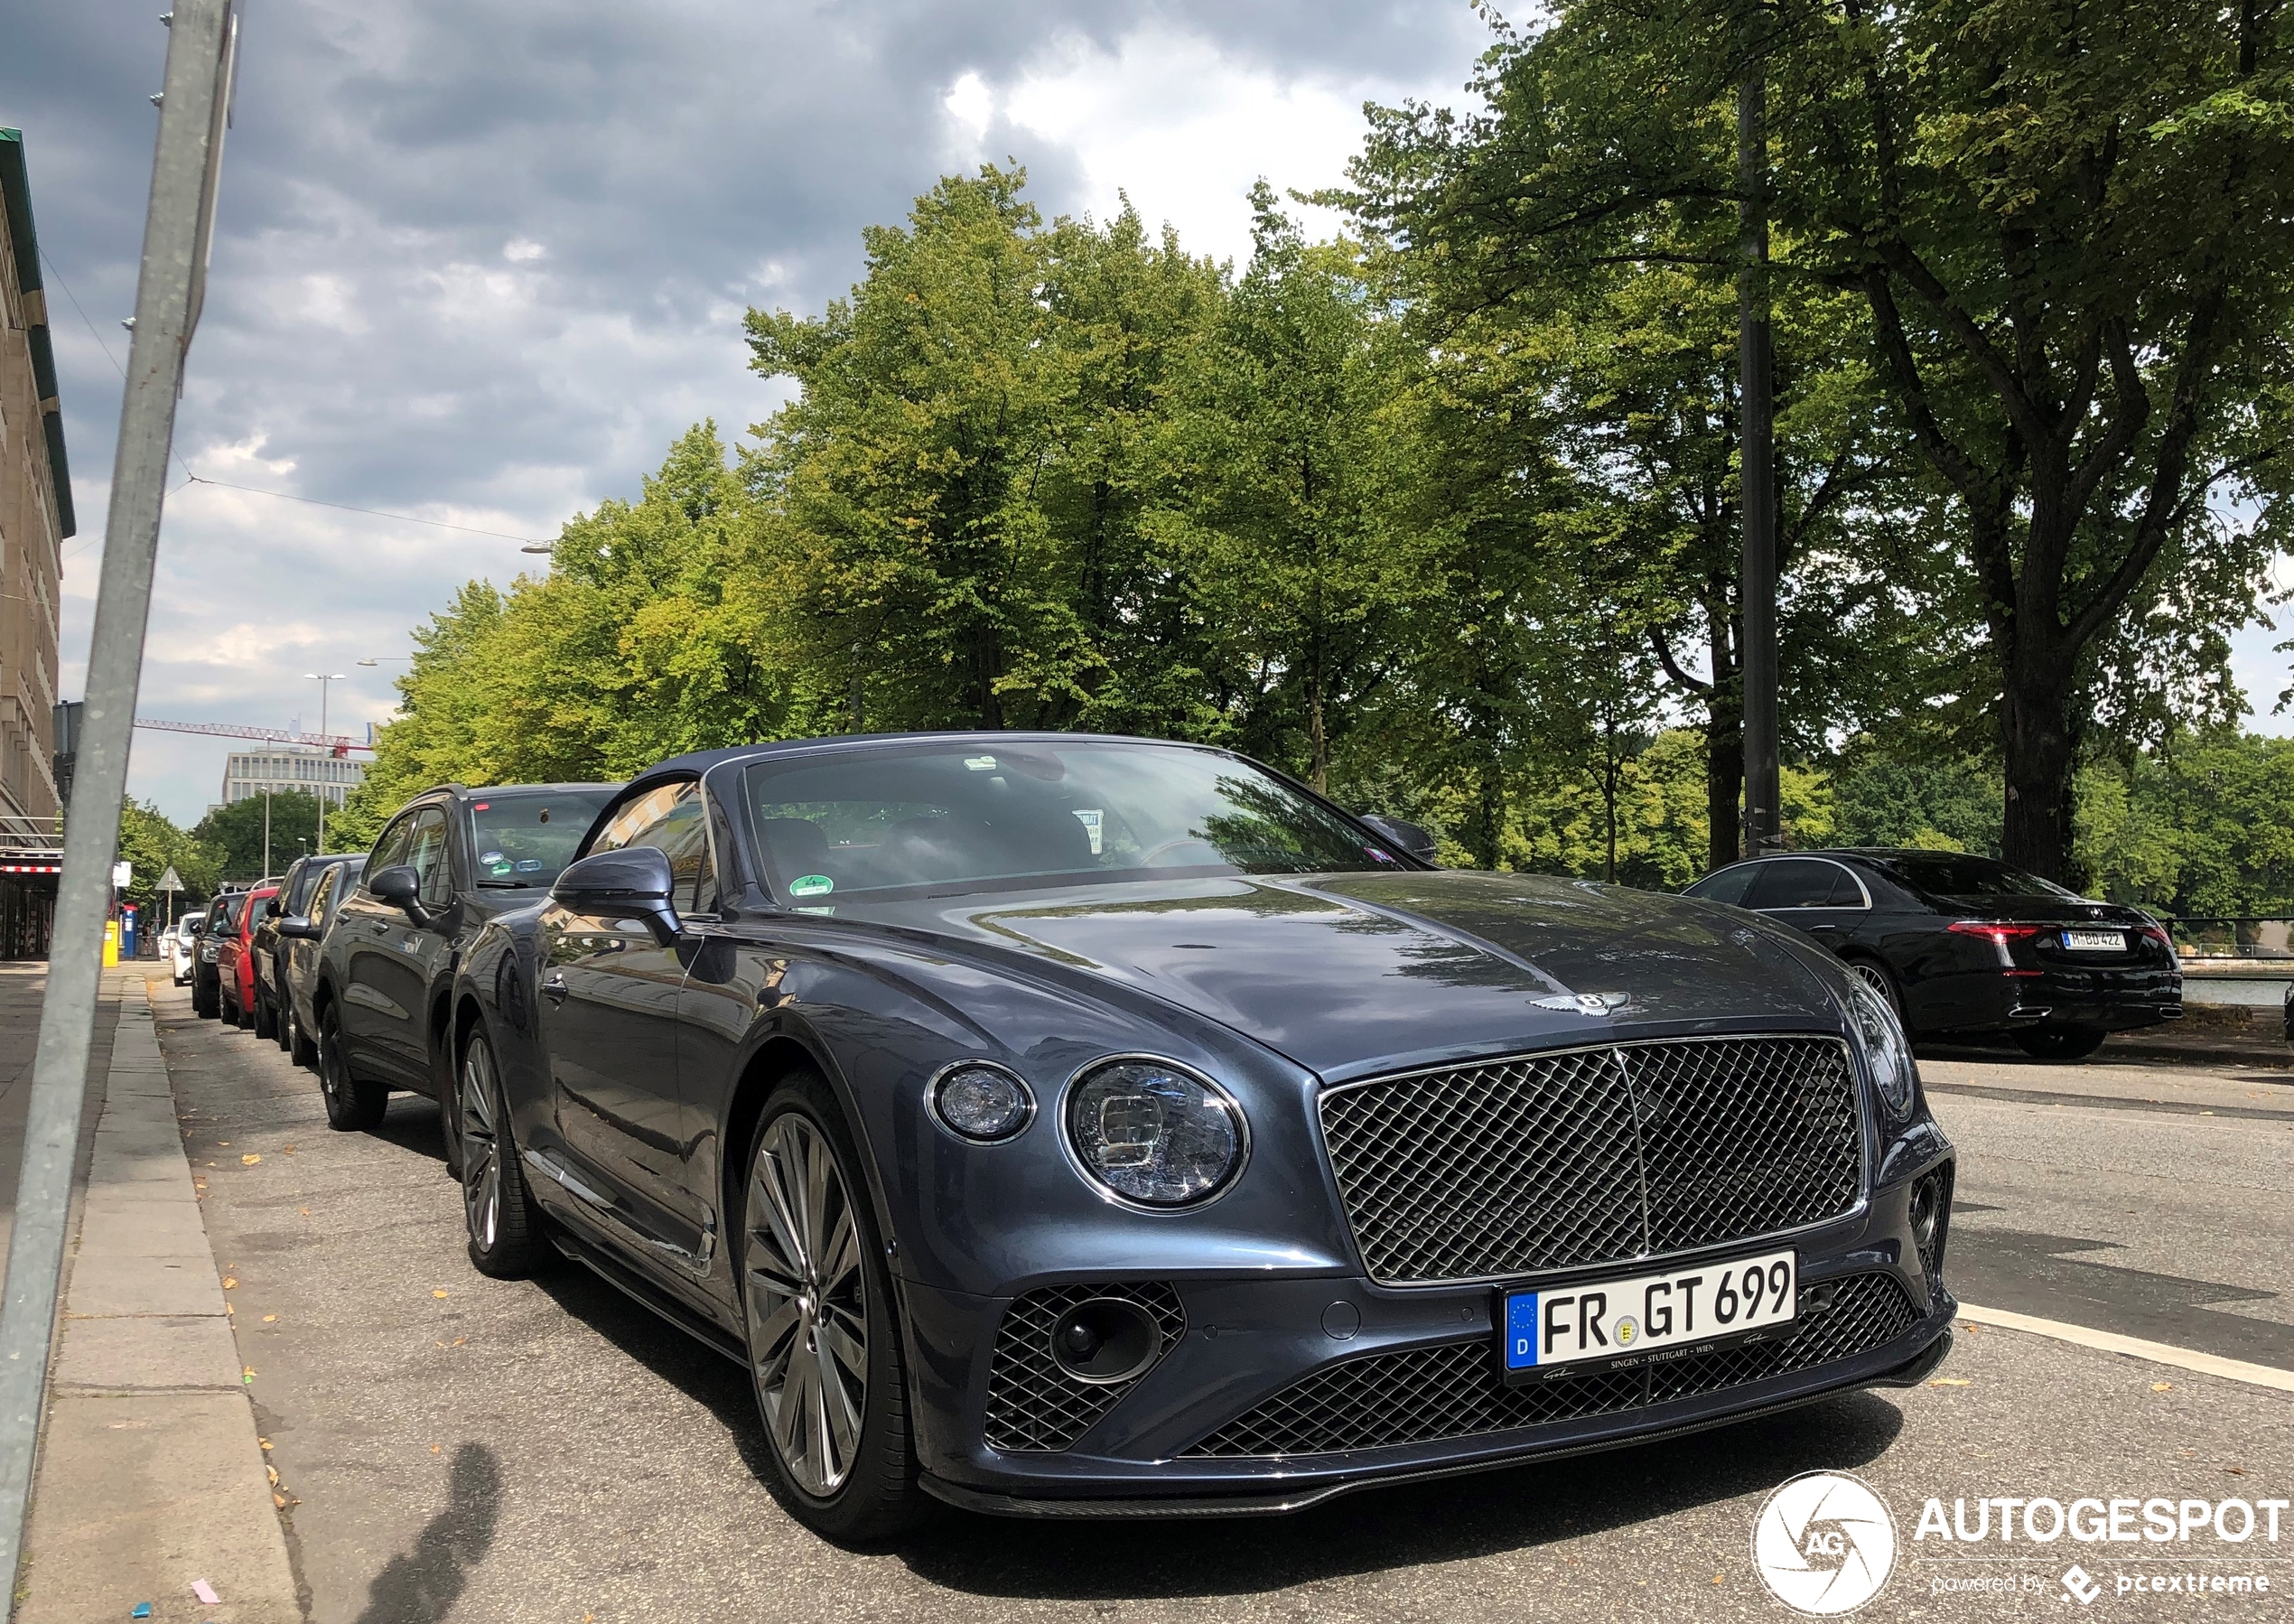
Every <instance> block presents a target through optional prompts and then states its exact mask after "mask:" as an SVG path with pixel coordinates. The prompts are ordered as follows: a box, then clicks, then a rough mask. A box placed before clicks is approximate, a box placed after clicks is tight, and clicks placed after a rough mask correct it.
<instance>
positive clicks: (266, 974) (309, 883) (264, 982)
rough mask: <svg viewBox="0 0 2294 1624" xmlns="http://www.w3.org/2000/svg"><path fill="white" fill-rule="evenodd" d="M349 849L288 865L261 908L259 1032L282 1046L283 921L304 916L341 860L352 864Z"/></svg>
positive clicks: (257, 993) (257, 972)
mask: <svg viewBox="0 0 2294 1624" xmlns="http://www.w3.org/2000/svg"><path fill="white" fill-rule="evenodd" d="M349 861H350V854H349V853H347V852H343V853H334V854H328V855H325V856H305V857H298V858H296V859H295V860H294V862H293V863H289V864H288V865H287V872H286V873H285V874H284V875H283V876H281V878H280V880H279V891H278V894H277V895H276V896H275V897H273V898H272V899H271V900H270V901H268V902H267V903H266V904H265V905H264V906H263V907H262V908H261V909H260V910H258V912H259V916H260V917H258V918H257V919H256V922H255V929H254V932H253V936H252V940H253V947H254V959H255V1004H254V1009H255V1035H256V1037H258V1038H271V1039H275V1040H276V1041H277V1043H278V1045H279V1047H280V1048H281V1049H285V1048H287V1047H288V1041H287V1034H286V1021H285V1013H286V997H285V986H286V980H285V975H284V971H285V967H286V950H287V941H286V938H284V937H283V936H281V935H280V933H279V926H280V922H281V921H282V920H284V919H301V918H302V917H303V915H304V914H305V913H306V912H308V911H309V910H310V907H311V893H312V891H316V890H317V889H318V886H319V881H320V879H321V877H322V875H324V874H325V873H326V871H327V870H328V869H330V868H331V867H333V866H334V865H336V864H337V863H348V862H349Z"/></svg>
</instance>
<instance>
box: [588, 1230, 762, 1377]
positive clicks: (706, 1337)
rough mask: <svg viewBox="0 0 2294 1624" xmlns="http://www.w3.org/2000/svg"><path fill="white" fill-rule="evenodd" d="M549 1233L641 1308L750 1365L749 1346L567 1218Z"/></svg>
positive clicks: (690, 1335)
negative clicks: (575, 1228) (569, 1224)
mask: <svg viewBox="0 0 2294 1624" xmlns="http://www.w3.org/2000/svg"><path fill="white" fill-rule="evenodd" d="M548 1235H549V1237H550V1244H551V1245H553V1246H555V1247H556V1248H557V1249H558V1250H559V1251H560V1252H562V1253H564V1255H566V1256H568V1257H570V1258H572V1259H573V1260H574V1262H575V1263H578V1264H580V1265H583V1267H584V1268H586V1269H588V1270H589V1271H590V1272H591V1273H592V1274H595V1275H596V1276H597V1277H598V1278H599V1279H601V1280H602V1281H604V1282H605V1283H606V1284H608V1285H610V1286H611V1287H613V1288H614V1289H615V1290H616V1291H618V1292H620V1293H621V1294H622V1295H623V1296H625V1297H628V1298H629V1300H630V1301H631V1302H636V1303H637V1304H638V1305H639V1307H642V1308H648V1309H650V1310H652V1311H654V1312H655V1313H657V1314H658V1315H660V1316H661V1318H663V1319H664V1320H667V1321H668V1322H669V1323H670V1324H672V1325H674V1326H676V1328H677V1329H678V1330H682V1331H684V1332H685V1334H686V1335H687V1336H689V1337H691V1338H693V1339H695V1341H697V1342H700V1343H702V1344H703V1345H704V1346H705V1347H707V1348H709V1349H712V1350H713V1351H714V1352H717V1353H721V1354H723V1355H724V1357H725V1358H729V1359H731V1360H732V1362H733V1363H734V1364H736V1365H738V1366H740V1367H741V1368H742V1369H743V1370H746V1369H748V1368H749V1350H748V1349H746V1348H744V1347H742V1346H741V1344H740V1343H739V1342H737V1341H735V1340H734V1339H732V1337H730V1336H727V1335H726V1334H725V1333H724V1331H723V1330H720V1329H719V1328H718V1327H716V1326H714V1325H712V1324H711V1323H709V1321H706V1320H704V1319H703V1318H702V1317H701V1316H700V1315H698V1314H696V1313H694V1312H692V1311H689V1310H688V1309H686V1308H685V1305H684V1304H683V1303H681V1302H677V1301H676V1299H675V1298H674V1297H671V1296H670V1295H668V1293H666V1292H662V1291H658V1290H657V1289H656V1288H655V1287H654V1285H653V1283H651V1282H650V1281H648V1280H647V1279H646V1278H645V1277H644V1276H642V1275H640V1274H638V1273H637V1272H636V1271H635V1270H633V1269H630V1268H629V1267H627V1266H625V1265H623V1264H622V1263H621V1261H620V1259H619V1258H617V1257H615V1256H614V1255H612V1254H611V1252H609V1251H607V1250H606V1249H605V1248H604V1247H603V1246H598V1245H596V1244H594V1243H593V1242H592V1241H590V1240H589V1239H587V1238H586V1237H583V1236H580V1235H577V1234H575V1233H574V1231H573V1230H572V1229H570V1228H568V1227H566V1225H565V1223H564V1220H563V1219H561V1220H560V1221H558V1222H556V1223H554V1224H552V1225H550V1226H549V1227H548Z"/></svg>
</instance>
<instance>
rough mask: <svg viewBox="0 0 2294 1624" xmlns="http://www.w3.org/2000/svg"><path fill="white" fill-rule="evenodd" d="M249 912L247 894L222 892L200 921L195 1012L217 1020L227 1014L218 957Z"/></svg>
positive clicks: (195, 953)
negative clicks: (232, 932)
mask: <svg viewBox="0 0 2294 1624" xmlns="http://www.w3.org/2000/svg"><path fill="white" fill-rule="evenodd" d="M246 909H247V892H246V891H222V892H219V893H218V894H217V896H216V898H215V900H214V901H211V902H210V903H209V904H208V905H207V912H206V914H205V916H204V917H203V918H202V919H200V936H199V946H198V947H197V948H195V949H194V950H193V952H192V955H191V1013H193V1014H195V1015H198V1016H200V1017H201V1018H202V1019H204V1020H210V1021H211V1020H213V1019H215V1018H216V1017H217V1016H219V1015H220V1014H221V1013H223V1001H222V982H221V978H220V977H219V976H218V975H217V974H216V955H217V954H218V953H219V951H220V950H221V948H222V946H223V938H224V936H225V935H226V933H228V931H230V930H231V929H234V928H235V925H234V921H235V919H237V918H238V917H239V916H240V915H242V914H244V913H245V911H246Z"/></svg>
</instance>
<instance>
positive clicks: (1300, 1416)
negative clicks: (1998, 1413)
mask: <svg viewBox="0 0 2294 1624" xmlns="http://www.w3.org/2000/svg"><path fill="white" fill-rule="evenodd" d="M1823 1290H1824V1288H1823V1287H1822V1286H1819V1287H1816V1288H1813V1289H1811V1290H1809V1291H1807V1292H1804V1302H1813V1301H1814V1300H1816V1298H1817V1297H1818V1294H1819V1293H1822V1292H1823ZM1917 1319H1918V1317H1917V1315H1916V1313H1915V1312H1914V1311H1913V1309H1912V1302H1911V1299H1910V1298H1909V1297H1908V1296H1907V1294H1906V1293H1905V1291H1904V1288H1903V1287H1902V1286H1901V1285H1900V1284H1898V1283H1897V1280H1896V1278H1895V1276H1893V1275H1892V1274H1853V1275H1851V1276H1849V1277H1848V1278H1847V1279H1845V1280H1842V1281H1840V1282H1839V1283H1837V1286H1836V1288H1835V1289H1833V1290H1832V1293H1831V1302H1830V1303H1829V1305H1828V1306H1826V1307H1825V1308H1824V1309H1823V1311H1821V1312H1812V1313H1811V1315H1810V1317H1809V1318H1807V1319H1805V1320H1804V1321H1802V1322H1801V1323H1800V1324H1799V1326H1798V1327H1797V1329H1796V1330H1795V1332H1794V1334H1793V1335H1792V1336H1791V1337H1790V1338H1789V1339H1786V1340H1781V1341H1775V1342H1753V1343H1746V1344H1741V1345H1739V1346H1738V1347H1735V1348H1724V1349H1719V1350H1717V1351H1715V1352H1712V1353H1704V1354H1694V1355H1692V1356H1690V1357H1688V1358H1679V1359H1674V1360H1672V1361H1671V1362H1670V1363H1666V1364H1660V1365H1654V1366H1648V1367H1642V1368H1638V1369H1633V1370H1613V1371H1608V1372H1603V1373H1599V1374H1595V1375H1588V1376H1580V1377H1565V1378H1563V1379H1562V1380H1559V1381H1546V1382H1540V1383H1536V1384H1534V1385H1530V1386H1515V1387H1509V1386H1506V1384H1505V1381H1504V1379H1503V1378H1502V1377H1500V1376H1499V1374H1498V1369H1497V1347H1496V1344H1495V1342H1494V1340H1493V1339H1491V1338H1489V1337H1487V1336H1484V1337H1480V1338H1478V1339H1475V1340H1473V1341H1470V1342H1450V1343H1445V1344H1443V1345H1442V1346H1441V1347H1438V1348H1416V1349H1410V1350H1409V1351H1407V1352H1403V1353H1382V1354H1373V1355H1370V1356H1369V1357H1367V1358H1357V1359H1348V1360H1347V1361H1345V1362H1344V1363H1342V1364H1337V1365H1329V1366H1325V1367H1323V1368H1322V1369H1320V1370H1318V1371H1316V1372H1314V1373H1313V1374H1312V1375H1310V1376H1308V1377H1302V1378H1301V1379H1300V1380H1298V1381H1296V1382H1293V1383H1292V1385H1291V1386H1288V1387H1286V1388H1284V1389H1283V1390H1282V1392H1280V1393H1278V1394H1276V1395H1274V1396H1273V1397H1272V1398H1270V1399H1268V1400H1266V1401H1265V1402H1264V1404H1261V1405H1258V1407H1257V1408H1255V1409H1254V1410H1251V1411H1249V1412H1248V1413H1246V1414H1243V1415H1241V1416H1238V1417H1236V1419H1235V1420H1233V1421H1230V1422H1228V1423H1226V1425H1225V1426H1223V1427H1221V1428H1219V1429H1218V1431H1217V1432H1215V1433H1212V1434H1211V1435H1210V1436H1209V1437H1208V1438H1206V1439H1204V1440H1203V1441H1202V1442H1200V1443H1198V1444H1195V1445H1193V1446H1192V1447H1191V1448H1189V1449H1187V1450H1184V1451H1181V1453H1182V1454H1184V1455H1187V1456H1189V1457H1194V1458H1198V1459H1199V1458H1206V1457H1208V1458H1217V1459H1237V1458H1254V1457H1264V1456H1271V1455H1282V1456H1289V1455H1327V1454H1335V1453H1338V1451H1344V1450H1359V1449H1391V1448H1394V1447H1395V1446H1397V1445H1401V1444H1409V1443H1432V1442H1439V1441H1441V1440H1444V1439H1450V1438H1473V1437H1478V1436H1480V1435H1482V1434H1483V1433H1506V1432H1512V1431H1515V1429H1517V1428H1521V1427H1534V1426H1543V1425H1547V1424H1550V1423H1554V1422H1562V1421H1577V1420H1581V1419H1583V1418H1584V1417H1586V1416H1591V1415H1615V1414H1620V1413H1622V1412H1625V1411H1628V1410H1637V1409H1643V1408H1646V1406H1648V1405H1657V1404H1665V1403H1666V1402H1668V1401H1670V1400H1673V1399H1676V1398H1691V1397H1696V1396H1699V1395H1704V1394H1710V1393H1721V1392H1726V1391H1728V1390H1729V1389H1730V1388H1732V1387H1741V1386H1747V1385H1748V1384H1749V1383H1752V1382H1757V1381H1760V1380H1762V1379H1764V1378H1766V1377H1772V1376H1784V1375H1787V1374H1789V1373H1791V1372H1793V1371H1795V1370H1806V1369H1809V1368H1811V1367H1814V1366H1817V1365H1823V1364H1829V1363H1830V1362H1832V1360H1834V1359H1844V1358H1854V1357H1855V1356H1856V1355H1858V1354H1864V1353H1870V1352H1872V1351H1873V1350H1875V1349H1880V1348H1884V1347H1886V1346H1887V1345H1888V1343H1890V1342H1892V1341H1894V1340H1895V1339H1897V1338H1898V1337H1900V1336H1902V1335H1904V1334H1905V1333H1906V1332H1907V1331H1908V1330H1911V1329H1912V1327H1913V1326H1914V1325H1915V1324H1916V1323H1917Z"/></svg>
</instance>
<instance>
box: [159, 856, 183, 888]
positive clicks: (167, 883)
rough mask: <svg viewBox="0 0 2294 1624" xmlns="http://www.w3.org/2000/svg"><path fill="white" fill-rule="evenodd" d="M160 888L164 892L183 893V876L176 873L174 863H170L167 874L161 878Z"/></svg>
mask: <svg viewBox="0 0 2294 1624" xmlns="http://www.w3.org/2000/svg"><path fill="white" fill-rule="evenodd" d="M159 888H160V890H162V891H181V890H182V889H183V876H182V875H181V874H179V873H176V872H175V865H174V864H173V863H169V864H168V865H167V872H166V873H163V874H162V875H161V876H160V877H159Z"/></svg>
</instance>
